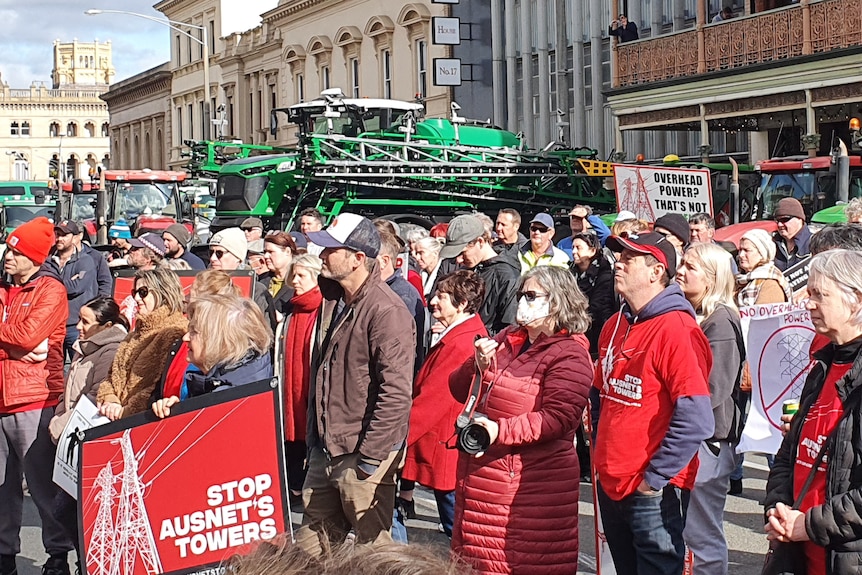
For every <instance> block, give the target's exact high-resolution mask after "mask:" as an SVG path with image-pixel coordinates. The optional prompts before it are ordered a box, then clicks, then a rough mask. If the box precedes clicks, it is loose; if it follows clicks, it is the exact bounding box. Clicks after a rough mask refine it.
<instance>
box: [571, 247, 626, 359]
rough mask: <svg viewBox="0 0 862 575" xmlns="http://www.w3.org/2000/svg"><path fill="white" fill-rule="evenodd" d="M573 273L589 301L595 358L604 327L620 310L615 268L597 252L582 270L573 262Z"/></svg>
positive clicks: (592, 349) (591, 344) (590, 331)
mask: <svg viewBox="0 0 862 575" xmlns="http://www.w3.org/2000/svg"><path fill="white" fill-rule="evenodd" d="M569 265H570V266H571V270H572V273H573V274H575V279H576V280H577V282H578V287H579V288H580V289H581V291H582V292H583V294H584V295H585V296H587V300H588V301H589V308H588V310H589V312H590V318H591V320H592V321H591V322H590V329H589V330H588V331H587V333H586V336H587V339H588V340H590V355H591V356H592V357H593V359H595V358H596V357H598V353H599V335H601V333H602V327H604V325H605V322H606V321H608V318H610V317H611V316H612V315H614V314H615V313H616V312H617V310H619V308H620V306H619V299H618V298H617V296H616V294H615V293H614V270H613V269H612V268H611V264H610V262H608V260H607V259H606V258H605V257H604V255H603V254H602V252H599V253H597V254H596V257H594V258H593V261H592V262H591V263H590V267H588V268H587V270H586V271H584V272H582V271H580V270H579V269H578V266H576V265H575V264H574V262H573V263H571V264H569Z"/></svg>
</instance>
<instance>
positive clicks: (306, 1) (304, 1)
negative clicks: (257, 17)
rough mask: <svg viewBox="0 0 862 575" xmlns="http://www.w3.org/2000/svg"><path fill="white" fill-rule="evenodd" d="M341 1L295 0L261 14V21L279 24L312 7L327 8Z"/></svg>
mask: <svg viewBox="0 0 862 575" xmlns="http://www.w3.org/2000/svg"><path fill="white" fill-rule="evenodd" d="M339 2H340V0H293V2H290V3H288V4H283V5H281V6H277V7H275V8H273V9H272V10H270V11H269V12H264V13H263V14H261V23H263V24H278V23H279V22H281V21H282V20H287V19H289V18H291V17H296V16H297V15H300V14H303V13H304V12H306V11H308V10H309V9H310V8H325V7H327V6H331V5H335V4H338V3H339Z"/></svg>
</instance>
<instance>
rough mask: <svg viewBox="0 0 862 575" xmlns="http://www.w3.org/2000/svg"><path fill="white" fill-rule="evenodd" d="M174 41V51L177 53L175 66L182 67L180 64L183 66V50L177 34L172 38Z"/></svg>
mask: <svg viewBox="0 0 862 575" xmlns="http://www.w3.org/2000/svg"><path fill="white" fill-rule="evenodd" d="M174 40H175V44H174V45H175V46H176V51H177V52H176V55H175V56H176V59H177V66H182V64H183V50H182V48H183V47H182V44H180V35H179V34H177V35H176V36H174Z"/></svg>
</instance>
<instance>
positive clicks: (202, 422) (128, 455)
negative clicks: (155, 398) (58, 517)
mask: <svg viewBox="0 0 862 575" xmlns="http://www.w3.org/2000/svg"><path fill="white" fill-rule="evenodd" d="M278 399H279V398H278V393H277V386H275V384H274V382H269V381H265V382H257V383H250V384H247V385H242V386H238V387H234V388H231V389H228V390H226V391H223V392H217V393H211V394H208V395H205V396H202V397H199V398H194V399H190V400H186V401H183V402H180V403H179V404H177V405H175V406H174V407H173V408H171V415H170V417H167V418H165V419H157V418H156V417H155V415H153V414H152V412H149V411H148V412H146V413H142V414H139V415H136V416H133V417H130V418H128V419H127V420H120V421H117V422H113V423H111V424H107V425H103V426H100V427H95V428H93V429H90V430H88V431H86V432H85V434H84V435H85V437H84V440H83V442H82V443H81V445H80V457H79V461H80V470H79V481H78V485H79V497H78V502H79V513H80V515H79V517H80V529H79V536H80V540H81V549H82V555H83V556H84V557H85V561H84V565H85V566H86V572H87V574H88V575H132V574H137V575H144V574H146V575H156V574H162V573H169V574H170V573H175V574H190V573H211V572H212V571H210V569H211V568H213V567H215V566H217V565H218V564H219V563H221V562H222V561H224V560H226V559H228V558H230V557H231V556H233V555H236V554H244V553H246V552H248V551H249V550H250V549H251V547H252V546H253V545H254V543H255V542H258V541H262V540H270V539H273V538H274V537H275V536H276V535H278V534H280V533H283V532H284V531H285V529H289V528H290V521H289V508H288V503H287V497H286V492H285V483H286V482H285V480H284V478H285V473H284V463H283V462H284V459H283V448H282V446H283V445H284V442H283V434H282V429H283V428H282V426H281V424H280V416H279V414H280V413H281V410H280V409H279V408H278V405H279V401H278Z"/></svg>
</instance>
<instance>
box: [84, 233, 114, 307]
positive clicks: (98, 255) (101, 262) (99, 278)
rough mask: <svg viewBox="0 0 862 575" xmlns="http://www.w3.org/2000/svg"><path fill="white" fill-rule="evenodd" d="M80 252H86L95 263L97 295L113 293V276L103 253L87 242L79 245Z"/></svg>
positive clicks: (106, 295)
mask: <svg viewBox="0 0 862 575" xmlns="http://www.w3.org/2000/svg"><path fill="white" fill-rule="evenodd" d="M81 253H82V254H87V255H88V256H89V257H90V259H92V260H93V263H94V264H95V265H96V283H97V284H98V285H99V295H101V296H105V297H111V296H112V295H113V294H114V278H113V276H112V275H111V268H109V267H108V260H107V259H105V254H104V253H102V252H100V251H99V250H94V249H93V248H91V247H90V246H88V245H87V244H83V245H82V246H81ZM84 303H86V302H84Z"/></svg>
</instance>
